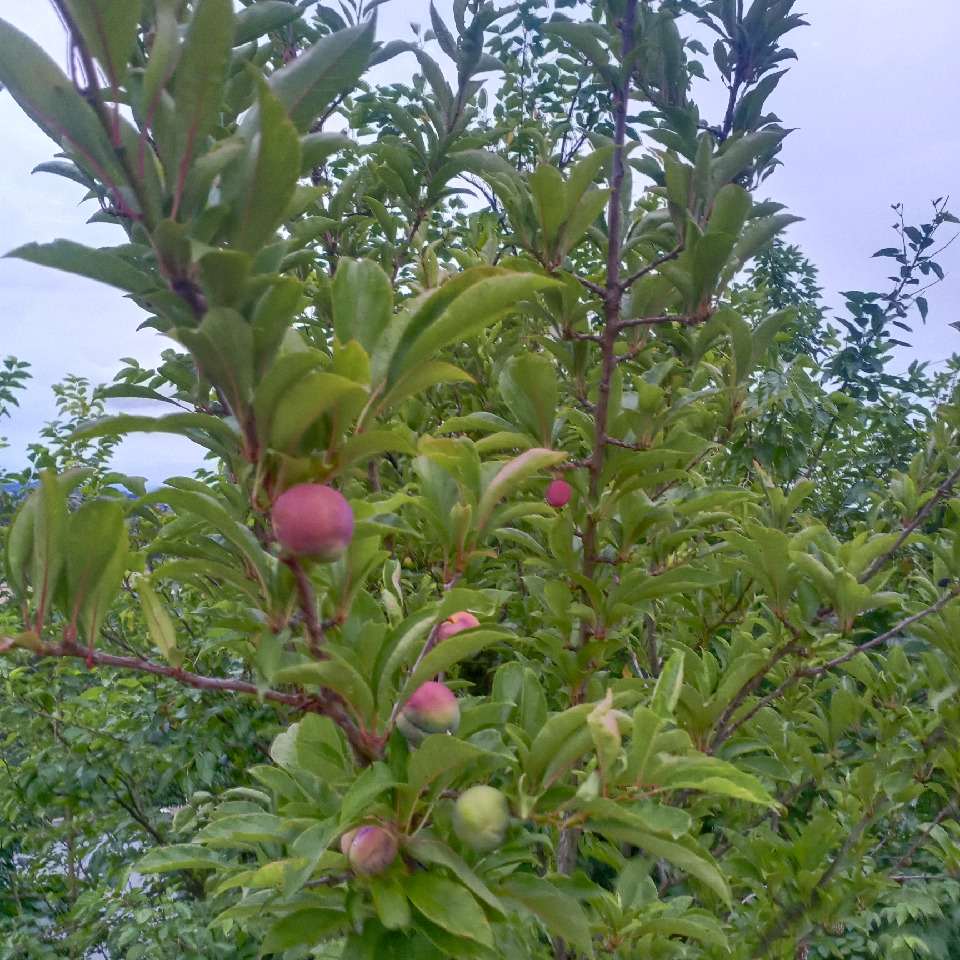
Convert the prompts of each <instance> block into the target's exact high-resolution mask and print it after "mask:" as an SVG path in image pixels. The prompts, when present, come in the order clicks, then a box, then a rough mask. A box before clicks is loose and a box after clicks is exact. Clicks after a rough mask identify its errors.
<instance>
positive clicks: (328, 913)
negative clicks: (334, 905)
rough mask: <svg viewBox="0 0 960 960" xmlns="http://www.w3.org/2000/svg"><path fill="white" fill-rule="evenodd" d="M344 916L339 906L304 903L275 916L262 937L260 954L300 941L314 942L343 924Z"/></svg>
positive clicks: (279, 951)
mask: <svg viewBox="0 0 960 960" xmlns="http://www.w3.org/2000/svg"><path fill="white" fill-rule="evenodd" d="M347 922H348V918H347V915H346V913H344V912H343V911H342V910H334V909H330V908H327V907H308V908H305V909H302V910H294V912H293V913H289V914H287V915H286V916H285V917H283V918H282V919H281V920H278V921H277V922H276V923H275V924H274V925H273V926H272V927H271V928H270V932H269V933H268V934H267V935H266V937H265V938H264V941H263V948H262V952H263V954H270V953H281V952H282V951H284V950H287V949H289V948H290V947H296V946H299V945H300V944H307V945H309V946H311V947H312V946H314V945H315V944H317V943H319V942H320V941H321V940H325V939H326V938H327V937H330V936H332V935H333V934H335V933H339V932H340V931H341V930H342V929H343V928H344V927H346V926H347Z"/></svg>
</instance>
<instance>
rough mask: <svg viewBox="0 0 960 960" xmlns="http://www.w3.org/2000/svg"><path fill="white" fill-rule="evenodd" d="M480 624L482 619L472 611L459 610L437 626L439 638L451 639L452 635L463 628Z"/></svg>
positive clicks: (467, 628) (468, 628)
mask: <svg viewBox="0 0 960 960" xmlns="http://www.w3.org/2000/svg"><path fill="white" fill-rule="evenodd" d="M479 626H480V621H479V620H478V619H477V618H476V617H475V616H474V615H473V614H472V613H468V612H467V611H466V610H458V611H457V612H456V613H452V614H451V615H450V616H449V617H447V619H446V620H444V621H443V623H441V624H440V626H439V627H437V640H438V641H440V640H449V639H450V637H452V636H453V635H454V634H456V633H459V632H460V631H461V630H470V629H472V628H473V627H479Z"/></svg>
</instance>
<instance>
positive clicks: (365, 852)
mask: <svg viewBox="0 0 960 960" xmlns="http://www.w3.org/2000/svg"><path fill="white" fill-rule="evenodd" d="M348 840H349V842H348ZM344 847H346V850H345V851H344V852H345V853H346V855H347V859H348V860H349V861H350V867H351V868H352V870H353V872H354V873H356V874H357V875H358V876H361V877H372V876H374V875H376V874H379V873H383V871H384V870H386V869H387V867H389V866H390V864H391V863H393V861H394V860H396V858H397V850H398V847H397V838H396V837H395V836H394V835H393V834H392V833H390V831H389V830H385V829H384V828H383V827H375V826H372V825H367V826H365V827H360V828H359V829H357V830H350V831H348V832H347V833H345V834H344V835H343V836H342V837H341V838H340V849H341V850H343V849H344Z"/></svg>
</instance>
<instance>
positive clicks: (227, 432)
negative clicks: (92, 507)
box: [70, 413, 239, 455]
mask: <svg viewBox="0 0 960 960" xmlns="http://www.w3.org/2000/svg"><path fill="white" fill-rule="evenodd" d="M125 433H175V434H178V435H179V436H182V437H186V438H187V439H188V440H192V441H193V442H194V443H199V444H200V445H201V446H204V447H208V448H209V449H211V450H215V451H217V452H219V453H220V454H221V455H224V454H226V455H229V454H230V453H232V452H234V451H235V450H236V448H237V446H238V445H239V437H238V436H237V435H236V434H235V433H234V432H233V429H232V428H231V427H230V426H229V425H228V424H226V423H224V421H223V420H221V419H219V418H218V417H214V416H211V415H210V414H207V413H170V414H167V416H165V417H138V416H133V415H132V414H125V413H122V414H119V415H118V416H115V417H103V418H102V419H100V420H93V421H90V422H89V423H86V424H84V425H82V426H80V427H78V428H77V429H76V430H74V432H73V433H72V434H70V439H71V440H73V439H81V438H85V439H88V440H90V439H93V438H95V437H111V436H122V435H123V434H125Z"/></svg>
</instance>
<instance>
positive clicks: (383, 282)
mask: <svg viewBox="0 0 960 960" xmlns="http://www.w3.org/2000/svg"><path fill="white" fill-rule="evenodd" d="M331 293H332V298H331V302H332V307H333V329H334V332H335V333H336V335H337V338H338V339H339V340H340V342H341V343H344V344H345V343H349V342H350V341H351V340H356V341H357V342H358V343H359V344H360V346H362V347H363V349H364V350H366V352H367V354H368V355H369V356H371V357H373V356H374V351H375V349H376V346H377V343H378V342H379V340H380V337H381V335H382V334H383V331H384V330H385V329H386V328H387V325H388V324H389V323H390V320H391V318H392V317H393V286H392V285H391V283H390V278H389V277H388V276H387V275H386V273H384V271H383V269H382V268H381V267H380V265H379V264H377V263H374V262H373V261H372V260H350V259H349V258H347V257H344V258H343V259H341V260H339V261H338V262H337V274H336V276H335V277H334V280H333V285H332V288H331ZM380 372H381V373H382V371H380ZM378 375H379V374H378V372H376V371H375V370H373V369H372V370H371V377H372V378H373V379H374V380H376V379H377V378H378Z"/></svg>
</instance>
